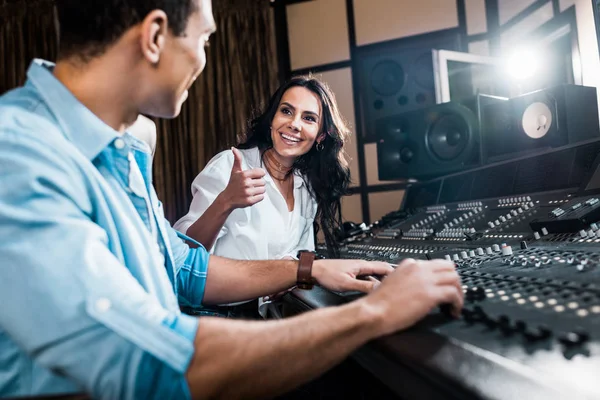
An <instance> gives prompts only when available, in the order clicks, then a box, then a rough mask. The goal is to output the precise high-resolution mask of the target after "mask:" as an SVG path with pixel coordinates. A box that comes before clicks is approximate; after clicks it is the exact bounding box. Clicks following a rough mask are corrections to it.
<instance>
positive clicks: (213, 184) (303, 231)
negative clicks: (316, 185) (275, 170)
mask: <svg viewBox="0 0 600 400" xmlns="http://www.w3.org/2000/svg"><path fill="white" fill-rule="evenodd" d="M240 151H241V153H242V156H243V159H242V168H243V169H244V170H247V169H252V168H262V167H263V166H262V164H261V160H260V151H259V150H258V148H252V149H248V150H240ZM232 167H233V152H232V151H231V150H226V151H223V152H221V153H219V154H217V155H216V156H215V157H214V158H213V159H212V160H210V162H209V163H208V164H207V165H206V167H205V168H204V170H202V172H200V174H199V175H198V176H197V177H196V179H194V182H193V183H192V195H193V196H194V198H193V200H192V204H191V206H190V210H189V212H188V213H187V215H185V216H184V217H182V218H181V219H180V220H179V221H177V222H176V223H175V225H174V228H175V229H177V230H179V231H181V232H184V233H186V231H187V229H188V228H189V227H190V226H191V225H192V224H193V223H194V222H195V221H196V220H197V219H198V218H199V217H200V216H201V215H202V213H204V212H205V211H206V209H207V208H208V207H209V206H210V205H211V204H212V202H213V201H214V200H215V198H216V197H217V195H218V194H219V193H221V192H222V191H223V190H224V189H225V187H226V186H227V184H228V183H229V177H230V175H231V168H232ZM265 172H266V170H265ZM264 179H265V188H266V192H265V197H264V199H263V200H262V201H260V202H259V203H256V204H254V205H253V206H250V207H246V208H238V209H236V210H234V211H233V212H232V213H231V214H230V215H229V217H228V218H227V220H226V221H225V224H224V225H223V228H222V229H221V231H220V232H219V235H218V237H217V240H216V242H215V244H214V246H213V248H212V249H210V252H211V253H212V254H215V255H218V256H223V257H228V258H234V259H238V260H266V259H280V258H283V257H286V256H292V257H294V258H296V254H297V252H298V251H299V250H311V251H314V249H315V244H314V232H313V221H314V218H315V215H316V212H317V203H316V201H315V200H314V198H313V197H312V196H311V195H310V193H309V191H308V188H307V187H306V184H305V183H304V180H303V179H302V177H301V176H300V175H299V174H295V175H294V210H293V211H289V210H288V207H287V203H286V201H285V199H284V197H283V195H282V194H281V192H279V190H278V189H277V186H276V185H275V182H274V181H273V178H271V176H270V175H269V173H268V172H267V173H266V175H265V177H264Z"/></svg>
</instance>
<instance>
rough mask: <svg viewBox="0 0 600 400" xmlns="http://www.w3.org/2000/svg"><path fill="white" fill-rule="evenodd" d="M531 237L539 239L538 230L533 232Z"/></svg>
mask: <svg viewBox="0 0 600 400" xmlns="http://www.w3.org/2000/svg"><path fill="white" fill-rule="evenodd" d="M533 237H534V238H535V240H540V239H541V236H540V234H539V233H538V232H533Z"/></svg>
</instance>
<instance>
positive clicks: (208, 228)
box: [186, 195, 233, 251]
mask: <svg viewBox="0 0 600 400" xmlns="http://www.w3.org/2000/svg"><path fill="white" fill-rule="evenodd" d="M232 211H233V208H232V207H231V206H229V205H228V204H227V202H226V201H225V200H223V198H222V197H221V195H219V196H217V198H216V199H215V201H213V203H212V204H211V205H210V206H209V207H208V208H207V209H206V211H205V212H204V213H203V214H202V216H200V218H198V219H197V220H196V222H194V223H193V224H192V225H190V227H189V228H188V229H187V232H186V234H187V235H188V236H190V237H191V238H192V239H195V240H197V241H198V242H200V243H202V245H203V246H204V247H205V248H206V250H208V251H210V249H212V247H213V246H214V244H215V242H216V240H217V237H218V236H219V232H220V231H221V228H223V225H224V224H225V221H226V220H227V218H228V217H229V215H230V214H231V212H232ZM191 246H192V247H193V244H191Z"/></svg>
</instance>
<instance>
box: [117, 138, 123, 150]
mask: <svg viewBox="0 0 600 400" xmlns="http://www.w3.org/2000/svg"><path fill="white" fill-rule="evenodd" d="M115 148H116V149H117V150H123V149H124V148H125V142H124V141H123V139H115Z"/></svg>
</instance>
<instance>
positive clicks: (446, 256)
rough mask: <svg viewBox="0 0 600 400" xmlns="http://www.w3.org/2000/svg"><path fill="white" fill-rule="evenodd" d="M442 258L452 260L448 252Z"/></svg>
mask: <svg viewBox="0 0 600 400" xmlns="http://www.w3.org/2000/svg"><path fill="white" fill-rule="evenodd" d="M444 258H445V259H446V260H448V261H452V258H451V257H450V255H449V254H446V255H445V256H444Z"/></svg>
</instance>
